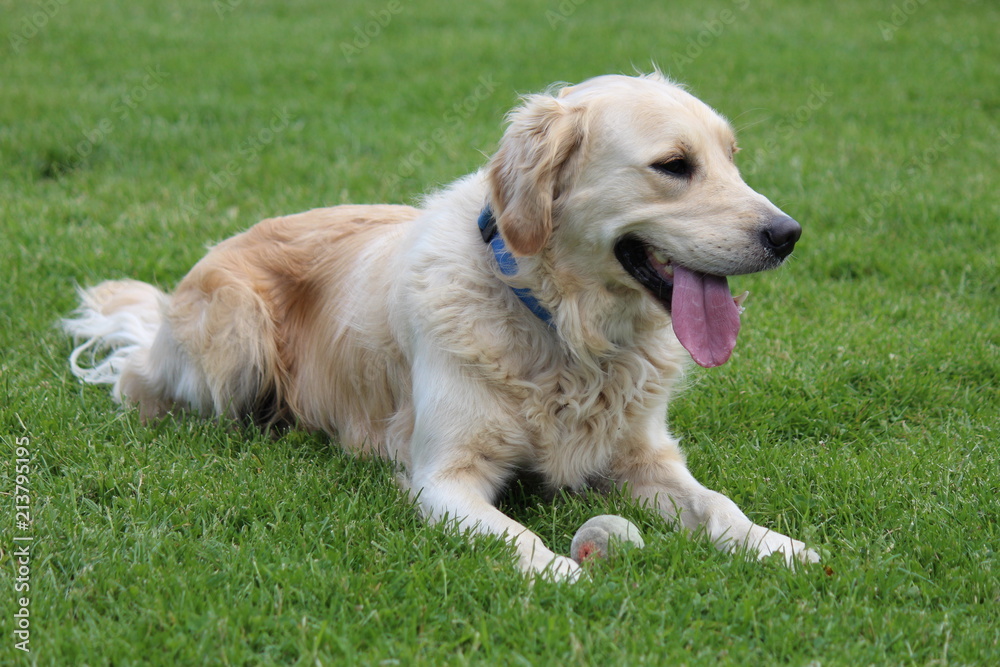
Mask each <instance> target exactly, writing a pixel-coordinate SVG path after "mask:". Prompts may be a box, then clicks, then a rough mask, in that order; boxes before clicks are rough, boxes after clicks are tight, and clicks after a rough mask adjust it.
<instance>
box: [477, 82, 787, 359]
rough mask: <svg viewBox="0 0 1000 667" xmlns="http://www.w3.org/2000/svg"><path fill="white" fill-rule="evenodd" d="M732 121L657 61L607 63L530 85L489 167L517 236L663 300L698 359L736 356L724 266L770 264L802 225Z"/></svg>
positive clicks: (500, 213)
mask: <svg viewBox="0 0 1000 667" xmlns="http://www.w3.org/2000/svg"><path fill="white" fill-rule="evenodd" d="M736 150H737V149H736V141H735V139H734V136H733V131H732V128H730V126H729V124H728V123H727V122H726V121H725V120H723V119H722V118H721V117H720V116H719V115H718V114H717V113H715V112H714V111H713V110H712V109H711V108H709V107H708V106H707V105H705V104H704V103H703V102H701V101H699V100H698V99H697V98H695V97H694V96H692V95H690V94H689V93H687V92H686V91H684V90H683V89H682V88H680V87H679V86H677V85H675V84H673V83H671V82H669V81H668V80H667V79H665V78H664V77H663V76H661V75H659V74H652V75H649V76H643V77H626V76H602V77H598V78H595V79H590V80H588V81H585V82H584V83H582V84H580V85H577V86H570V87H565V88H562V89H561V90H559V92H558V93H557V94H555V95H533V96H529V97H526V98H525V99H524V103H523V104H522V106H520V107H518V108H517V109H515V110H514V111H513V112H512V113H511V115H510V126H509V127H508V129H507V131H506V133H505V134H504V137H503V139H502V141H501V144H500V149H499V150H498V151H497V153H496V154H495V155H494V156H493V158H492V160H491V161H490V164H489V167H488V175H489V179H490V188H491V203H492V206H493V209H494V212H495V214H496V216H497V225H498V228H499V230H500V233H501V234H502V235H503V237H504V240H505V241H506V243H507V244H508V246H509V247H510V248H511V249H512V250H513V251H514V253H515V254H518V255H521V256H530V255H536V254H538V253H540V252H542V251H543V250H544V249H546V248H549V249H551V250H552V251H553V252H556V251H558V252H559V254H560V255H561V256H562V257H564V258H565V257H570V259H568V260H567V261H573V260H572V258H573V257H575V258H576V259H577V260H578V262H579V266H580V267H581V268H582V267H586V268H585V270H586V272H587V273H588V274H589V275H591V276H593V277H594V278H596V279H597V280H599V281H600V282H601V283H602V284H603V285H606V286H608V287H625V288H628V289H630V290H632V291H633V292H635V293H637V294H641V295H642V297H641V298H650V299H654V300H656V301H657V302H659V304H660V305H661V306H662V307H663V308H665V309H666V311H667V312H668V313H670V315H671V319H672V323H673V329H674V332H675V333H676V335H677V337H678V339H679V340H680V342H681V343H682V344H683V345H684V347H685V348H686V349H687V350H688V352H690V354H691V356H692V357H693V358H694V360H695V361H696V362H697V363H698V364H700V365H702V366H717V365H720V364H722V363H724V362H725V361H726V360H728V358H729V356H730V354H731V352H732V349H733V347H734V346H735V344H736V335H737V333H738V331H739V306H738V305H737V304H736V303H735V302H734V299H733V297H732V294H730V292H729V287H728V284H727V281H726V276H731V275H737V274H743V273H753V272H756V271H762V270H764V269H771V268H774V267H776V266H778V265H779V264H781V262H782V261H783V260H784V259H785V258H786V257H787V256H788V255H789V253H791V252H792V248H793V247H794V246H795V242H796V241H797V240H798V239H799V235H800V233H801V228H800V227H799V224H798V223H797V222H795V221H794V220H793V219H792V218H790V217H789V216H787V215H785V214H784V213H782V212H781V211H780V210H779V209H778V208H777V207H775V206H774V205H773V204H772V203H771V202H769V201H768V200H767V198H765V197H764V196H763V195H760V194H758V193H757V192H755V191H754V190H752V189H751V188H750V187H749V186H748V185H747V184H746V183H744V182H743V179H742V178H740V174H739V171H738V170H737V168H736V165H735V164H734V163H733V155H734V153H735V152H736Z"/></svg>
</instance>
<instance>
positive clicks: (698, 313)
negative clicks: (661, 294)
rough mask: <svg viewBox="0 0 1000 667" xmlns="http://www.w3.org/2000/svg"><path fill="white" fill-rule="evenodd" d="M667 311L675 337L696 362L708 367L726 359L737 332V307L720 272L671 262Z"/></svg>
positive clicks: (738, 327)
mask: <svg viewBox="0 0 1000 667" xmlns="http://www.w3.org/2000/svg"><path fill="white" fill-rule="evenodd" d="M670 311H671V318H672V319H673V325H674V333H675V334H676V335H677V340H679V341H680V342H681V345H683V346H684V349H685V350H687V351H688V352H689V353H690V354H691V358H692V359H694V361H695V363H696V364H698V365H699V366H704V367H705V368H712V367H714V366H721V365H722V364H724V363H726V361H728V360H729V355H731V354H732V353H733V348H734V347H736V335H737V334H738V333H739V332H740V311H739V309H738V307H737V306H736V303H735V302H734V301H733V295H732V292H730V291H729V283H728V282H726V279H725V277H724V276H711V275H708V274H706V273H698V272H697V271H691V270H690V269H685V268H684V267H682V266H676V265H675V266H674V294H673V297H672V298H671V300H670Z"/></svg>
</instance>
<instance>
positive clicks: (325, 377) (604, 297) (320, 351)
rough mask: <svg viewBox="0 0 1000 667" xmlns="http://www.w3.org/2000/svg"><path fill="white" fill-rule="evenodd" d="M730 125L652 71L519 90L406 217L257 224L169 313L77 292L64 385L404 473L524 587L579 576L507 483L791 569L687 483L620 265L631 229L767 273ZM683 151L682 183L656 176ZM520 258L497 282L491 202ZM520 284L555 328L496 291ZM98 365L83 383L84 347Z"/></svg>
mask: <svg viewBox="0 0 1000 667" xmlns="http://www.w3.org/2000/svg"><path fill="white" fill-rule="evenodd" d="M734 150H735V143H734V140H733V136H732V132H731V130H730V128H729V126H728V125H727V124H726V123H725V121H723V120H722V119H721V118H720V117H719V116H718V115H716V114H715V113H714V112H713V111H712V110H711V109H709V108H708V107H707V106H705V105H704V104H703V103H701V102H699V101H698V100H697V99H695V98H694V97H692V96H691V95H689V94H688V93H686V92H685V91H684V90H682V89H681V88H679V87H677V86H676V85H673V84H671V83H670V82H668V81H666V80H665V79H664V78H663V77H661V76H660V75H658V74H654V75H650V76H646V77H620V76H610V77H600V78H597V79H592V80H590V81H588V82H585V83H583V84H581V85H579V86H575V87H565V88H562V89H561V90H558V91H557V92H556V93H554V94H545V95H535V96H529V97H527V98H525V99H524V101H523V104H522V106H520V107H519V108H518V109H516V110H515V111H514V112H512V114H511V116H510V127H509V128H508V130H507V132H506V133H505V135H504V137H503V140H502V142H501V145H500V148H499V150H498V152H497V153H496V155H495V156H494V157H493V158H492V159H491V160H490V162H489V164H488V165H487V166H486V168H485V169H484V170H482V171H480V172H478V173H475V174H473V175H471V176H468V177H466V178H463V179H461V180H459V181H458V182H456V183H454V184H453V185H452V186H450V187H449V188H447V189H446V190H444V191H442V192H440V193H438V194H436V195H434V196H432V197H430V198H428V199H427V200H426V202H425V203H424V205H423V206H422V208H421V209H419V210H418V209H415V208H409V207H404V206H342V207H336V208H327V209H319V210H314V211H309V212H307V213H301V214H298V215H291V216H287V217H283V218H275V219H271V220H265V221H263V222H261V223H259V224H258V225H256V226H254V227H253V228H252V229H250V230H249V231H247V232H245V233H243V234H240V235H238V236H235V237H233V238H231V239H229V240H227V241H224V242H223V243H221V244H219V245H218V246H216V247H215V248H213V249H212V250H211V251H210V252H209V253H208V255H207V256H206V257H205V258H204V259H202V260H201V261H200V262H199V263H198V264H197V265H196V266H195V267H194V268H193V269H192V271H191V272H190V273H189V274H188V275H187V277H185V278H184V279H183V280H182V281H181V283H180V285H178V287H177V289H176V290H175V291H174V293H173V294H172V295H171V296H169V297H167V296H165V295H163V294H162V293H161V292H159V290H156V289H155V288H153V287H151V286H149V285H145V284H143V283H138V282H135V281H122V282H108V283H103V284H101V285H98V286H97V287H94V288H91V289H90V290H87V291H85V292H83V305H82V308H81V310H80V311H79V315H78V318H77V319H74V320H68V321H67V323H66V327H67V329H68V330H69V331H70V332H71V333H73V334H74V335H75V336H76V337H77V338H78V339H84V340H85V342H83V343H82V345H80V347H78V348H77V349H76V350H75V351H74V353H73V369H74V372H76V373H77V374H78V375H80V376H81V377H83V378H84V379H86V380H89V381H95V382H110V383H113V384H114V392H115V396H120V397H121V398H123V399H124V400H125V401H127V402H128V403H132V404H137V405H138V406H139V409H140V411H141V414H142V416H143V417H144V418H155V417H158V416H160V415H163V414H165V413H166V412H167V411H170V410H173V409H177V408H182V409H189V410H194V411H196V412H199V413H201V414H204V415H206V416H208V415H229V416H232V417H237V418H242V417H252V418H254V419H257V420H260V421H277V420H285V421H289V422H293V423H295V424H298V425H300V426H302V427H305V428H310V429H321V430H324V431H327V432H329V433H331V434H334V435H335V436H336V437H337V438H338V439H339V441H340V443H341V444H342V445H343V446H344V447H345V448H347V449H349V450H353V451H366V452H374V453H377V454H379V455H381V456H385V457H388V458H390V459H392V460H394V461H396V462H397V463H398V464H399V466H400V468H401V470H402V471H403V474H402V477H403V479H404V484H406V485H408V486H409V488H410V489H411V490H412V492H413V493H414V495H415V497H416V498H417V501H418V503H419V505H420V507H421V508H422V510H423V512H424V514H425V515H426V516H427V517H428V518H429V519H431V520H435V521H438V520H444V519H446V518H447V519H451V520H455V521H457V522H458V523H459V524H460V525H461V526H462V527H465V528H470V529H473V530H475V531H478V532H483V533H492V534H496V535H502V536H504V537H506V539H508V540H509V541H510V542H511V543H512V544H513V545H515V547H516V549H517V554H518V558H519V561H520V565H521V567H522V568H524V569H525V570H526V571H532V572H543V573H546V574H547V575H549V576H552V577H555V578H561V579H570V580H573V579H576V578H577V577H578V576H579V568H578V566H577V565H576V564H575V563H574V562H573V561H571V560H569V559H568V558H565V557H563V556H558V555H556V554H555V553H553V552H552V551H551V550H550V549H549V548H548V547H546V546H545V545H544V544H543V543H542V541H541V540H540V539H539V538H538V536H536V535H535V534H533V533H531V532H530V531H528V530H527V529H525V528H524V527H523V526H522V525H520V524H518V523H517V522H515V521H514V520H512V519H510V518H509V517H507V516H505V515H504V514H502V513H501V512H500V511H499V510H498V509H496V507H495V506H494V505H493V500H494V499H495V497H496V495H497V494H498V492H499V491H500V490H501V489H502V488H503V487H504V485H505V484H506V483H507V482H508V481H509V480H510V479H511V477H512V476H513V475H514V474H515V473H516V471H518V470H519V469H530V470H532V471H535V472H537V473H540V474H542V475H543V476H544V477H545V479H546V480H547V481H548V483H549V484H550V485H552V486H553V487H570V488H581V487H584V486H585V485H587V484H588V483H592V482H594V481H599V482H600V483H601V485H602V486H604V485H612V486H619V487H623V488H626V489H627V490H628V492H630V493H632V494H633V495H635V496H636V497H638V498H641V499H643V500H645V501H647V502H649V503H650V504H651V505H652V506H654V507H656V508H658V509H659V511H660V512H661V513H662V514H663V516H664V518H665V519H666V520H667V521H669V522H675V521H679V525H680V526H682V527H684V528H686V529H689V530H691V531H700V532H703V533H704V535H705V536H706V537H707V538H708V539H709V540H711V541H712V542H713V543H714V544H716V545H717V546H719V547H720V548H723V549H726V550H732V549H737V548H746V549H748V550H749V551H750V552H751V553H754V554H756V555H758V556H761V557H763V556H766V555H768V554H771V553H774V552H782V553H783V554H784V556H785V558H786V559H787V560H788V561H789V562H790V563H791V562H794V561H795V560H796V559H801V560H805V561H815V560H817V555H816V553H815V552H813V551H812V550H809V549H806V547H805V545H803V544H802V543H801V542H799V541H797V540H793V539H791V538H788V537H786V536H784V535H780V534H778V533H775V532H773V531H770V530H768V529H767V528H764V527H762V526H759V525H755V524H753V523H752V522H751V521H750V520H749V519H747V517H746V516H745V515H744V514H743V513H742V512H741V511H740V510H739V509H738V508H737V507H736V506H735V505H734V504H733V502H732V501H730V500H729V499H728V498H726V497H724V496H722V495H720V494H718V493H715V492H713V491H710V490H708V489H706V488H705V487H703V486H702V485H701V484H699V483H698V482H697V481H696V480H695V479H694V478H693V477H692V476H691V475H690V473H689V472H688V470H687V468H686V467H685V464H684V457H683V455H682V453H681V450H680V448H679V447H678V444H677V440H676V439H675V438H674V437H672V436H671V434H670V433H669V431H668V430H667V426H666V424H665V418H666V410H667V403H668V399H669V397H670V394H671V391H672V390H673V389H674V388H675V386H676V385H677V383H678V380H679V378H680V376H681V373H682V369H683V367H684V365H685V363H686V359H687V355H686V353H685V352H684V350H683V349H682V348H681V347H680V345H679V344H678V342H677V339H676V338H675V337H674V335H673V333H672V331H671V321H670V316H669V314H668V313H667V311H666V310H665V309H664V308H663V307H662V306H661V305H660V304H659V303H658V302H657V301H656V300H655V299H653V298H652V297H651V296H650V295H649V294H648V293H647V292H646V291H645V290H644V289H643V288H642V287H641V286H639V285H638V283H636V282H635V280H634V279H632V278H631V276H629V275H628V274H627V273H626V272H625V271H624V270H623V269H622V266H621V265H620V264H619V263H618V262H617V260H616V259H615V256H614V253H613V245H614V243H615V241H616V239H619V238H620V237H621V236H622V235H623V234H626V233H628V232H638V233H642V234H643V235H644V236H645V237H646V238H650V239H653V240H655V243H656V245H657V246H658V247H660V248H662V249H663V250H664V251H666V252H669V253H670V255H671V256H672V257H674V258H676V259H678V260H680V261H683V262H684V263H685V265H687V266H690V267H692V268H694V269H697V270H699V271H704V272H707V273H716V274H720V275H727V274H734V273H746V272H750V271H756V270H761V269H764V268H770V267H771V266H773V265H775V264H776V262H771V263H768V260H767V259H766V258H765V257H764V256H763V253H762V250H761V249H760V248H759V247H757V246H756V244H755V242H754V241H753V239H755V238H756V237H755V236H754V230H755V229H756V228H757V227H758V226H759V225H760V221H761V220H762V219H763V218H765V217H766V216H769V215H774V214H775V213H776V212H777V209H776V208H775V207H774V206H773V205H772V204H771V203H770V202H768V201H767V199H765V198H764V197H763V196H761V195H759V194H757V193H756V192H754V191H753V190H751V189H750V188H749V187H748V186H747V185H746V184H745V183H743V181H742V180H741V178H740V176H739V174H738V172H737V169H736V167H735V166H734V165H733V162H732V153H733V151H734ZM681 151H683V152H684V154H686V155H689V156H691V157H692V159H694V160H696V162H697V165H698V172H697V176H696V177H695V178H692V179H690V182H688V183H686V184H684V183H681V184H679V183H677V182H674V181H671V180H670V179H665V178H664V177H663V175H662V174H658V173H656V172H655V171H654V170H652V169H650V168H649V165H650V164H652V163H654V162H656V161H657V160H660V159H663V158H665V157H669V156H671V155H673V154H676V153H678V152H681ZM487 202H489V203H490V204H491V205H492V207H493V209H494V211H495V212H496V215H497V219H498V224H499V229H500V232H501V234H502V236H503V237H504V239H505V240H506V242H507V244H508V245H509V247H510V248H511V249H513V251H514V252H515V253H516V254H517V255H518V262H519V266H520V271H519V273H518V275H516V276H514V277H505V276H503V275H502V274H501V273H500V271H499V269H498V267H497V265H496V261H495V259H494V257H493V255H492V253H491V252H490V251H489V250H488V248H487V246H486V244H484V243H483V240H482V239H481V238H480V232H479V230H478V228H477V225H476V220H477V217H478V215H479V213H480V210H481V209H482V208H483V206H484V204H486V203H487ZM512 286H521V287H529V288H530V289H531V290H532V291H533V293H534V294H535V295H536V296H537V297H538V299H539V300H540V301H541V302H542V303H543V304H544V305H545V307H546V308H547V309H548V310H549V311H550V312H551V313H552V315H553V324H554V327H549V326H548V325H546V324H545V323H543V322H542V321H541V320H539V319H538V318H537V317H535V316H534V315H533V314H532V313H531V312H530V311H529V310H528V309H527V308H526V307H525V306H524V304H522V303H521V302H520V301H519V300H518V299H517V297H516V296H515V295H514V293H513V292H512V290H511V287H512ZM100 349H107V350H109V351H110V356H109V357H108V358H107V360H105V361H104V362H98V363H97V365H96V366H95V367H94V368H93V369H90V370H88V369H84V368H81V367H80V365H79V363H78V362H79V358H80V356H81V353H82V352H85V351H90V352H94V351H97V350H100Z"/></svg>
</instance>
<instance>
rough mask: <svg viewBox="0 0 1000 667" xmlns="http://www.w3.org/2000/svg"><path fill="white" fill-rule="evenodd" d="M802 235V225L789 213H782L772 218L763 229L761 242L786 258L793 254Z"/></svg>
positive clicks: (782, 257) (780, 256)
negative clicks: (790, 216) (789, 215)
mask: <svg viewBox="0 0 1000 667" xmlns="http://www.w3.org/2000/svg"><path fill="white" fill-rule="evenodd" d="M800 236H802V226H801V225H800V224H799V223H797V222H795V221H794V220H792V219H791V218H789V217H788V216H787V215H784V214H781V215H778V216H775V217H774V218H772V219H771V221H770V222H768V223H767V226H766V227H764V229H763V230H761V232H760V242H761V243H763V244H764V247H765V248H767V249H768V250H770V251H771V252H773V253H774V254H775V255H777V256H778V257H779V258H781V259H784V258H786V257H788V255H790V254H791V252H792V249H793V248H794V247H795V242H796V241H798V240H799V237H800Z"/></svg>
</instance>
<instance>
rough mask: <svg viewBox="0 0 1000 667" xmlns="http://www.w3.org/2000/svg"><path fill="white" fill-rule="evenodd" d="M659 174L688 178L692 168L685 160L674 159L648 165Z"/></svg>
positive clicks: (680, 158)
mask: <svg viewBox="0 0 1000 667" xmlns="http://www.w3.org/2000/svg"><path fill="white" fill-rule="evenodd" d="M649 166H650V167H652V168H653V169H655V170H656V171H658V172H660V173H661V174H667V175H669V176H690V175H691V172H692V171H694V168H693V166H692V165H691V163H690V162H689V161H688V160H687V158H682V157H675V158H672V159H670V160H667V161H665V162H655V163H653V164H651V165H649Z"/></svg>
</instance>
